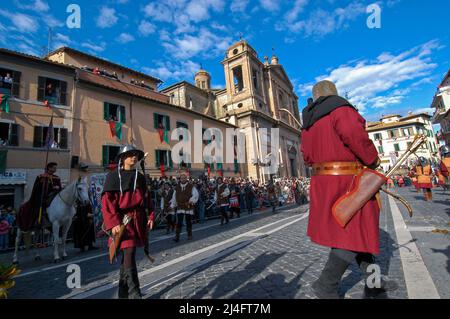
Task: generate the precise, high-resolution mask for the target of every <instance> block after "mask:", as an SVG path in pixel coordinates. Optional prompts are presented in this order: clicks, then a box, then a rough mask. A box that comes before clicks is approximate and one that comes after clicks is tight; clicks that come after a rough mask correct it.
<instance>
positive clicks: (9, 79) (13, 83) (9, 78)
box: [0, 68, 21, 97]
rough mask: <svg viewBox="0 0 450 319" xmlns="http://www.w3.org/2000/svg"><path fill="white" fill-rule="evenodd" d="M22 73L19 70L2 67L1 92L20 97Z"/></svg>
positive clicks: (0, 70) (0, 73)
mask: <svg viewBox="0 0 450 319" xmlns="http://www.w3.org/2000/svg"><path fill="white" fill-rule="evenodd" d="M20 75H21V73H20V72H18V71H12V70H9V69H3V68H0V93H2V94H9V95H11V96H15V97H19V91H20Z"/></svg>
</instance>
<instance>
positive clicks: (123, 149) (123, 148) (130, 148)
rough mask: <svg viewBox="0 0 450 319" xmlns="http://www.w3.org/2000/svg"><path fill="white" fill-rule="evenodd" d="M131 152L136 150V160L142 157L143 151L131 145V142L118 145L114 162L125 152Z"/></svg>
mask: <svg viewBox="0 0 450 319" xmlns="http://www.w3.org/2000/svg"><path fill="white" fill-rule="evenodd" d="M131 152H136V153H137V154H138V160H139V161H140V160H141V159H143V158H144V152H143V151H141V150H140V149H138V148H137V147H136V146H134V145H131V144H126V145H122V146H121V147H120V151H119V154H117V156H116V158H115V162H116V163H117V162H119V159H120V158H121V157H122V156H123V155H125V154H126V153H131Z"/></svg>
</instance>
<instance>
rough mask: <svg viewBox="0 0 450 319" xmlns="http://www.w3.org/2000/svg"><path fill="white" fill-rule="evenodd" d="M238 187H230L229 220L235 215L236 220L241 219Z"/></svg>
mask: <svg viewBox="0 0 450 319" xmlns="http://www.w3.org/2000/svg"><path fill="white" fill-rule="evenodd" d="M239 195H240V191H239V187H237V186H233V187H231V194H230V218H233V217H234V214H236V216H237V218H239V217H241V205H240V202H239Z"/></svg>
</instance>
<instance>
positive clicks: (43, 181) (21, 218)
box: [17, 162, 62, 231]
mask: <svg viewBox="0 0 450 319" xmlns="http://www.w3.org/2000/svg"><path fill="white" fill-rule="evenodd" d="M57 166H58V164H57V163H54V162H51V163H48V164H47V166H46V168H45V173H43V174H41V175H39V176H37V177H36V180H35V181H34V185H33V190H32V191H31V196H30V200H29V201H28V202H26V203H25V204H24V205H22V207H21V208H20V213H19V214H18V216H17V224H18V226H19V227H20V229H21V230H22V231H29V230H32V229H36V227H37V228H38V229H39V228H40V227H43V226H44V227H45V226H46V224H48V223H44V221H45V216H46V209H47V208H48V206H50V204H51V202H52V200H53V198H55V196H56V195H57V194H58V193H59V192H60V191H61V190H62V185H61V179H60V178H59V177H58V176H57V175H56V174H55V173H56V169H57Z"/></svg>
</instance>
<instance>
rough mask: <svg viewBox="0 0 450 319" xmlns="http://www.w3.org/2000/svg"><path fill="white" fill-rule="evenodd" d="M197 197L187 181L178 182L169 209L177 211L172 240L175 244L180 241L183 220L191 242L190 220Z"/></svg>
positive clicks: (192, 186) (196, 193) (193, 188)
mask: <svg viewBox="0 0 450 319" xmlns="http://www.w3.org/2000/svg"><path fill="white" fill-rule="evenodd" d="M183 174H184V173H183ZM184 175H185V174H184ZM185 176H186V175H185ZM198 196H199V194H198V191H197V189H196V188H195V186H194V185H193V184H192V183H190V182H188V181H187V180H180V182H179V183H178V185H177V186H175V189H174V192H173V195H172V200H171V202H170V208H171V209H172V210H175V209H177V227H176V232H175V238H174V241H175V242H179V241H180V234H181V230H182V228H183V221H184V219H186V230H187V234H188V240H192V218H193V217H194V207H195V204H196V203H197V201H198Z"/></svg>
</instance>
